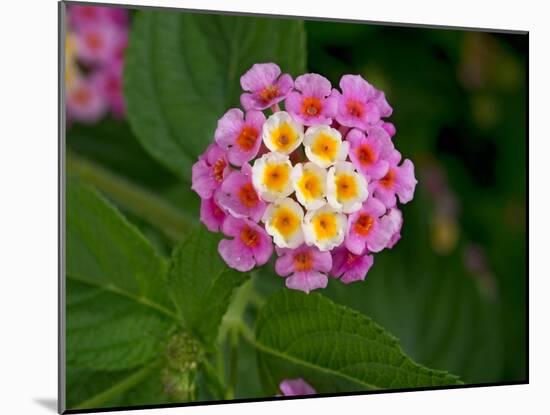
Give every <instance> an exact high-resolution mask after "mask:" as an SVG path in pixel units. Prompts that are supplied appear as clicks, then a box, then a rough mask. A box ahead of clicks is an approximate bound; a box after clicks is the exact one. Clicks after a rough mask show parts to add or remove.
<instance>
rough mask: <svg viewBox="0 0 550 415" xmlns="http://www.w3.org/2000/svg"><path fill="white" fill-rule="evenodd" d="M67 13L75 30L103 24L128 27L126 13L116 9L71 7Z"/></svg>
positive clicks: (123, 10)
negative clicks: (108, 23)
mask: <svg viewBox="0 0 550 415" xmlns="http://www.w3.org/2000/svg"><path fill="white" fill-rule="evenodd" d="M67 11H68V13H67V14H68V16H69V22H70V23H71V25H72V26H73V27H74V28H75V29H77V30H78V29H80V28H81V27H84V26H90V25H98V24H102V23H105V22H110V23H115V24H116V25H118V26H120V27H126V26H128V11H127V10H125V9H121V8H117V7H98V6H78V5H71V6H69V8H68V9H67Z"/></svg>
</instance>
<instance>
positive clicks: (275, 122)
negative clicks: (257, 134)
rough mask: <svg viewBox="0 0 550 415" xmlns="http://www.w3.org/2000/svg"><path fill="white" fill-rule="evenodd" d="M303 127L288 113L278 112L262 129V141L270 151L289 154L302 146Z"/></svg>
mask: <svg viewBox="0 0 550 415" xmlns="http://www.w3.org/2000/svg"><path fill="white" fill-rule="evenodd" d="M303 139H304V126H303V125H302V124H300V123H299V122H297V121H295V120H294V119H293V118H292V117H291V116H290V114H289V113H287V112H284V111H279V112H276V113H275V114H273V115H272V116H270V117H269V118H268V119H267V120H266V122H265V123H264V126H263V129H262V140H263V141H264V144H265V145H266V147H267V148H268V149H269V150H271V151H276V152H278V153H281V154H290V153H292V152H293V151H294V150H296V149H297V148H298V146H300V144H302V141H303Z"/></svg>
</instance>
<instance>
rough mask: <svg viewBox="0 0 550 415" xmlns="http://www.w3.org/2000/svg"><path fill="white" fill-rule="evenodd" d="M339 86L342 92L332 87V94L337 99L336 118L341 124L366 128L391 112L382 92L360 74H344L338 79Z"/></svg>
mask: <svg viewBox="0 0 550 415" xmlns="http://www.w3.org/2000/svg"><path fill="white" fill-rule="evenodd" d="M340 88H341V89H342V93H340V92H339V91H338V90H336V89H334V90H333V95H334V96H335V97H337V99H338V110H337V114H336V120H337V121H338V122H339V123H340V124H341V125H344V126H346V127H356V128H361V129H363V130H366V129H367V128H368V127H369V126H371V125H374V124H376V123H377V122H378V121H380V118H381V117H389V116H390V115H391V114H392V108H391V107H390V106H389V104H388V102H387V101H386V97H385V95H384V93H383V92H381V91H378V90H377V89H375V88H374V87H373V86H372V85H371V84H369V83H368V82H367V81H365V80H364V79H363V77H361V76H360V75H344V76H343V77H342V79H341V80H340Z"/></svg>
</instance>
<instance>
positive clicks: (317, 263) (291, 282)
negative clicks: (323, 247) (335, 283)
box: [275, 245, 332, 293]
mask: <svg viewBox="0 0 550 415" xmlns="http://www.w3.org/2000/svg"><path fill="white" fill-rule="evenodd" d="M276 251H277V254H278V255H279V257H278V258H277V261H275V272H277V274H278V275H280V276H281V277H286V286H287V287H288V288H292V289H294V290H301V291H304V292H306V293H308V292H310V291H312V290H315V289H317V288H325V287H326V286H327V283H328V278H327V275H326V274H327V273H328V272H329V271H330V269H331V268H332V257H331V255H330V252H321V251H319V249H317V248H316V247H314V246H307V245H301V246H300V247H298V248H296V249H289V248H279V247H277V248H276Z"/></svg>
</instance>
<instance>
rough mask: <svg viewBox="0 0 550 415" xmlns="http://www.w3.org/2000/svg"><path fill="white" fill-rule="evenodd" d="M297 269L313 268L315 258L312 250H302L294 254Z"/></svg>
mask: <svg viewBox="0 0 550 415" xmlns="http://www.w3.org/2000/svg"><path fill="white" fill-rule="evenodd" d="M294 267H295V268H296V271H309V270H310V269H311V268H313V258H312V255H311V253H310V252H300V253H298V254H296V255H294Z"/></svg>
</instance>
